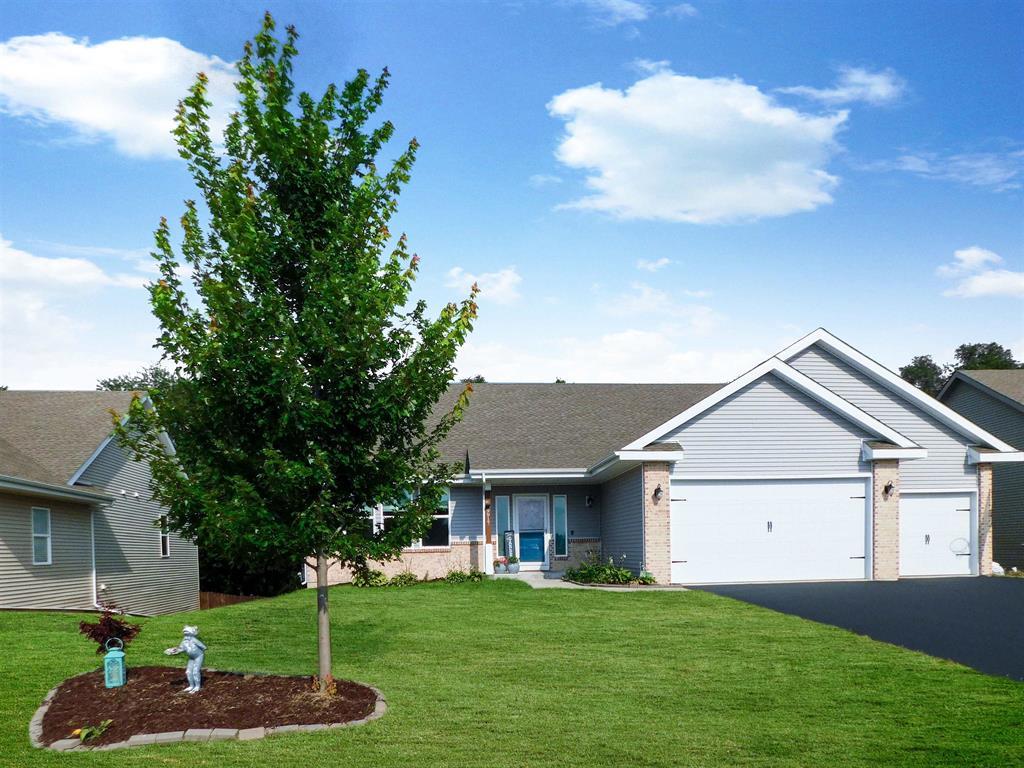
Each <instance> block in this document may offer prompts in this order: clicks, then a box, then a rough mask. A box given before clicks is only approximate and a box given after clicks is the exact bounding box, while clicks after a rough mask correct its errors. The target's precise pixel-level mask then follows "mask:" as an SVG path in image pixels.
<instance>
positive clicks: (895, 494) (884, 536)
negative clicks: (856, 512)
mask: <svg viewBox="0 0 1024 768" xmlns="http://www.w3.org/2000/svg"><path fill="white" fill-rule="evenodd" d="M890 482H891V483H892V484H893V486H894V487H893V491H892V493H890V494H889V496H888V497H886V495H885V486H886V484H887V483H890ZM871 534H872V535H871V541H872V550H871V552H872V556H871V577H872V578H874V579H879V580H883V581H891V580H894V579H898V578H899V575H900V462H899V459H877V460H875V461H873V462H872V463H871Z"/></svg>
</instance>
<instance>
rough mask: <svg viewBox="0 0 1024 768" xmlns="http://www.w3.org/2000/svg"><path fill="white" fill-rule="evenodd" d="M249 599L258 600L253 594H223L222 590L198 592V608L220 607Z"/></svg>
mask: <svg viewBox="0 0 1024 768" xmlns="http://www.w3.org/2000/svg"><path fill="white" fill-rule="evenodd" d="M250 600H259V598H258V597H254V596H253V595H225V594H224V593H223V592H200V593H199V610H201V611H205V610H207V609H208V608H222V607H224V606H225V605H235V604H236V603H247V602H249V601H250Z"/></svg>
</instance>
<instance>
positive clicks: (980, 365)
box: [900, 341, 1024, 397]
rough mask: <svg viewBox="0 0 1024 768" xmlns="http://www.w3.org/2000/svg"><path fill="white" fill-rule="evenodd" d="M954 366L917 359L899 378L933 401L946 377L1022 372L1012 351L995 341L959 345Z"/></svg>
mask: <svg viewBox="0 0 1024 768" xmlns="http://www.w3.org/2000/svg"><path fill="white" fill-rule="evenodd" d="M953 358H954V359H953V362H952V363H947V364H946V365H939V364H938V363H936V362H935V360H934V359H932V356H931V355H917V356H916V357H914V358H913V359H912V360H911V361H910V363H908V364H907V365H904V366H903V367H902V368H900V376H901V377H902V378H903V379H904V381H909V382H910V383H911V384H913V385H914V386H915V387H918V388H919V389H922V390H924V391H925V392H927V393H928V394H929V395H931V396H932V397H934V396H936V395H938V394H939V392H940V391H941V390H942V387H943V386H945V384H946V382H947V381H948V380H949V377H950V376H952V375H953V374H954V373H955V372H956V371H959V370H965V371H978V370H985V369H993V368H998V369H1005V368H1024V363H1021V362H1019V361H1018V360H1016V359H1015V358H1014V357H1013V352H1012V350H1009V349H1007V348H1006V347H1004V346H1003V345H1002V344H997V343H996V342H994V341H991V342H988V343H984V342H979V343H974V344H961V345H960V346H959V347H957V348H956V351H955V352H954V353H953Z"/></svg>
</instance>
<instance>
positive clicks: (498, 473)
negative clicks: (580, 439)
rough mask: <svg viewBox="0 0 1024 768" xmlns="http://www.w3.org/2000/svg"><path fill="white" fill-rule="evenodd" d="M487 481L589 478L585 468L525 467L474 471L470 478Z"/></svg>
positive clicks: (476, 480)
mask: <svg viewBox="0 0 1024 768" xmlns="http://www.w3.org/2000/svg"><path fill="white" fill-rule="evenodd" d="M485 476H486V479H487V480H522V479H529V478H536V479H538V480H556V479H564V478H569V479H575V478H581V477H586V476H587V469H586V468H585V467H572V468H568V469H561V468H544V467H539V468H538V467H523V468H516V469H483V470H476V469H474V470H473V471H472V472H470V473H469V475H468V477H469V478H470V479H471V480H472V481H474V482H483V480H484V477H485Z"/></svg>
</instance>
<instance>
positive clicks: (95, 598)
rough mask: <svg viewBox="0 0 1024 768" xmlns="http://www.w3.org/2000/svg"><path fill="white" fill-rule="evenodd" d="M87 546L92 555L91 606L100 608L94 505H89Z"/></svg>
mask: <svg viewBox="0 0 1024 768" xmlns="http://www.w3.org/2000/svg"><path fill="white" fill-rule="evenodd" d="M89 547H90V555H91V557H92V561H91V570H92V579H91V581H92V606H93V608H99V609H102V608H103V606H102V605H100V596H99V592H98V590H97V589H96V507H94V506H93V507H89Z"/></svg>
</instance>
